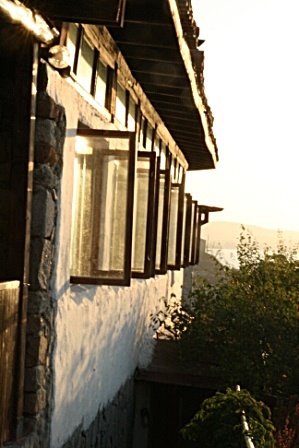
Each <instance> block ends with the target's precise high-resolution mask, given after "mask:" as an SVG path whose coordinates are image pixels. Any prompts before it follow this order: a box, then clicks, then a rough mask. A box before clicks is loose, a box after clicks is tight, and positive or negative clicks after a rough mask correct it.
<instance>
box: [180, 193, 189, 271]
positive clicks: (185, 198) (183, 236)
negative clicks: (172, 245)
mask: <svg viewBox="0 0 299 448" xmlns="http://www.w3.org/2000/svg"><path fill="white" fill-rule="evenodd" d="M187 202H188V200H187V196H186V195H185V196H184V210H183V227H182V250H181V265H183V264H184V249H185V236H186V217H187Z"/></svg>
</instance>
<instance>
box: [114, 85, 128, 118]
mask: <svg viewBox="0 0 299 448" xmlns="http://www.w3.org/2000/svg"><path fill="white" fill-rule="evenodd" d="M115 116H116V118H117V119H118V121H119V122H120V123H121V124H123V125H124V126H125V124H126V89H125V88H124V87H123V86H121V85H120V84H117V93H116V104H115Z"/></svg>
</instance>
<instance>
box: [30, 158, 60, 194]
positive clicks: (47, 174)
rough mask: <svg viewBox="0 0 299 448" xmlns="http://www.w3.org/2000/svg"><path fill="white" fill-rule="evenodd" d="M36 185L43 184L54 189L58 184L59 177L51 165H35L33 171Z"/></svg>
mask: <svg viewBox="0 0 299 448" xmlns="http://www.w3.org/2000/svg"><path fill="white" fill-rule="evenodd" d="M33 179H34V186H35V187H36V186H43V187H46V188H48V189H49V190H52V189H54V188H56V186H57V177H56V176H55V174H54V173H53V170H52V169H51V167H50V166H49V165H48V164H46V163H44V164H40V165H38V166H36V167H35V170H34V173H33Z"/></svg>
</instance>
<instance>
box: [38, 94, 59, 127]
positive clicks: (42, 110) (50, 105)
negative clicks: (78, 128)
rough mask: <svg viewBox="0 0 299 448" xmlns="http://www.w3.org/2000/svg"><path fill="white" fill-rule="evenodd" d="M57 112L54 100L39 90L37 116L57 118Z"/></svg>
mask: <svg viewBox="0 0 299 448" xmlns="http://www.w3.org/2000/svg"><path fill="white" fill-rule="evenodd" d="M58 114H59V109H58V106H57V105H56V103H55V101H54V100H53V99H52V98H51V97H50V96H49V95H48V94H47V93H46V92H39V93H38V95H37V117H38V118H48V119H50V120H57V118H58Z"/></svg>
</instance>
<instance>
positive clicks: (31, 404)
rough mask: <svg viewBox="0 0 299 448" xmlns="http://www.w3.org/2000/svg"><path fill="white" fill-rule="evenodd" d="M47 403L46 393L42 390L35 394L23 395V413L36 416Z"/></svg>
mask: <svg viewBox="0 0 299 448" xmlns="http://www.w3.org/2000/svg"><path fill="white" fill-rule="evenodd" d="M46 402H47V395H46V391H45V390H44V389H42V388H40V389H38V390H37V391H36V392H35V393H25V397H24V412H25V414H29V415H36V414H38V413H39V412H40V411H41V410H42V409H44V408H45V406H46Z"/></svg>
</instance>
